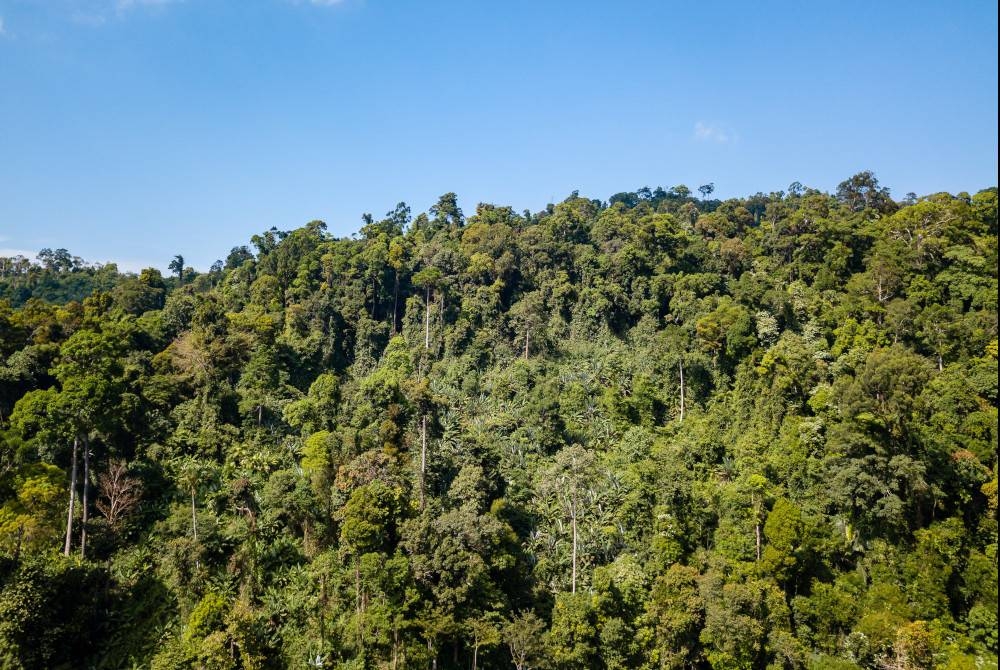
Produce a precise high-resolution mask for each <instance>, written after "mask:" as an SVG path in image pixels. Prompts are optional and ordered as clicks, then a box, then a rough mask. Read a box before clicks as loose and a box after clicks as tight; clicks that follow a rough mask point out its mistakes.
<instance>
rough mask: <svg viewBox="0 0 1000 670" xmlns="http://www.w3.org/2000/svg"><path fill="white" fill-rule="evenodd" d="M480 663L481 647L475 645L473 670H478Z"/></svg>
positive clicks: (473, 646)
mask: <svg viewBox="0 0 1000 670" xmlns="http://www.w3.org/2000/svg"><path fill="white" fill-rule="evenodd" d="M478 661H479V645H478V644H474V645H472V670H477V669H478Z"/></svg>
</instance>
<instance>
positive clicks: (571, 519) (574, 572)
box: [570, 491, 576, 593]
mask: <svg viewBox="0 0 1000 670" xmlns="http://www.w3.org/2000/svg"><path fill="white" fill-rule="evenodd" d="M573 495H574V498H575V496H576V492H575V491H574V493H573ZM570 521H571V522H572V524H573V584H572V587H571V588H572V591H573V593H576V500H575V499H574V501H573V512H572V514H571V515H570Z"/></svg>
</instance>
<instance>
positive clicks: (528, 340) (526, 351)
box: [524, 327, 531, 360]
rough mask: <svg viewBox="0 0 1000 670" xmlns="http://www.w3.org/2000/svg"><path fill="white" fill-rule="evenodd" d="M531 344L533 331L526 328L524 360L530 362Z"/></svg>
mask: <svg viewBox="0 0 1000 670" xmlns="http://www.w3.org/2000/svg"><path fill="white" fill-rule="evenodd" d="M530 342H531V329H530V328H527V327H525V329H524V360H528V345H529V344H530Z"/></svg>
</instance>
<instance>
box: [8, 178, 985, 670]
mask: <svg viewBox="0 0 1000 670" xmlns="http://www.w3.org/2000/svg"><path fill="white" fill-rule="evenodd" d="M713 193H714V187H713V185H705V186H703V187H701V188H699V189H696V191H695V192H694V193H693V192H692V190H691V189H689V188H687V187H685V186H675V187H673V188H669V189H664V188H656V189H649V188H642V189H638V190H636V191H634V192H623V193H617V194H615V195H613V196H611V197H610V198H608V199H607V200H606V201H603V200H599V199H588V198H585V197H581V196H580V195H579V194H578V193H575V192H574V193H573V194H571V195H570V196H569V197H568V198H566V199H565V200H563V201H562V202H560V203H558V204H552V205H549V206H548V207H547V208H546V209H544V210H542V211H539V212H535V213H532V212H529V211H525V212H522V213H518V212H516V211H515V210H513V209H512V208H511V207H506V206H499V205H492V204H485V203H484V204H479V205H478V206H477V207H476V209H475V212H474V213H471V214H469V215H466V213H465V212H463V211H462V209H461V208H460V207H459V205H458V198H457V197H456V195H455V194H454V193H448V194H446V195H443V196H442V197H441V198H440V199H439V201H438V202H437V204H436V205H435V206H434V207H432V208H431V209H430V211H428V212H427V213H420V214H417V215H416V216H413V215H412V213H411V210H410V208H409V207H408V206H407V205H405V204H403V203H400V204H399V205H398V206H397V207H396V208H395V209H393V210H392V211H391V212H389V213H387V214H386V215H385V216H384V217H382V218H376V217H374V216H371V215H365V216H364V217H363V221H362V226H361V228H360V231H359V232H358V233H357V234H356V235H352V236H351V237H348V238H337V237H334V236H332V235H330V234H329V233H328V232H327V228H326V225H325V224H324V223H323V222H321V221H313V222H310V223H308V224H306V225H304V226H302V227H301V228H297V229H295V230H291V231H280V230H277V229H275V228H272V229H271V230H268V231H264V232H262V233H261V234H259V235H254V236H253V237H252V239H251V240H250V241H249V244H247V245H246V246H238V247H235V248H234V249H233V250H232V252H231V253H230V254H229V255H228V257H227V258H226V259H225V260H222V261H219V262H218V263H217V264H215V265H214V266H213V267H212V269H211V270H210V271H208V272H196V271H195V270H193V269H191V268H189V267H187V266H186V265H185V262H184V259H183V257H182V256H180V255H177V256H174V257H173V259H172V260H171V262H170V265H169V268H170V274H169V275H168V276H164V275H163V274H162V273H161V272H160V271H158V270H155V269H147V270H144V271H142V272H141V273H139V274H127V273H126V274H122V273H119V272H118V269H117V268H116V267H115V266H114V265H105V266H92V265H88V264H86V263H85V262H83V261H82V260H80V259H79V258H75V257H73V256H72V255H70V253H69V252H67V251H66V250H65V249H59V250H56V251H52V250H44V252H43V253H41V254H39V257H38V261H37V262H35V263H32V262H30V261H28V260H27V259H24V258H21V257H18V258H0V667H3V668H23V669H25V670H27V669H33V668H80V667H88V668H126V667H128V668H130V667H149V668H163V669H166V668H246V669H252V668H290V669H291V668H321V667H322V668H345V669H346V668H352V669H353V668H357V669H360V668H430V667H435V668H470V667H471V668H473V670H475V669H476V668H480V667H482V668H517V669H518V670H528V669H529V668H532V669H542V668H549V669H553V670H561V669H571V668H599V669H607V670H612V669H621V668H645V669H649V670H654V669H656V670H662V669H668V668H677V669H680V668H716V669H727V670H729V669H743V668H746V669H751V668H753V669H756V668H774V669H779V668H782V669H792V668H813V669H816V670H848V669H852V668H853V669H858V668H898V669H900V670H903V669H910V668H913V669H916V668H953V669H956V670H957V669H966V668H968V669H972V668H986V667H997V627H998V624H997V377H998V369H997V292H998V285H997V190H996V188H991V189H987V190H984V191H980V192H978V193H976V194H975V195H969V194H968V193H959V194H957V195H952V194H948V193H936V194H931V195H927V196H924V197H917V196H915V195H913V194H910V195H909V196H907V197H906V198H905V199H904V200H902V201H896V200H894V199H893V198H892V197H891V194H890V193H889V191H888V189H886V188H884V187H882V186H880V184H879V183H878V181H877V179H876V178H875V176H874V175H872V174H871V173H869V172H864V173H860V174H858V175H855V176H854V177H851V178H850V179H847V180H845V181H844V182H843V183H842V184H841V185H840V186H839V187H838V189H837V190H836V192H835V193H833V194H829V193H824V192H820V191H818V190H815V189H811V188H806V187H804V186H802V185H801V184H798V183H795V184H792V185H791V186H790V187H788V189H787V190H786V191H784V192H773V193H768V194H764V193H758V194H755V195H753V196H750V197H746V198H735V199H729V200H717V199H711V196H712V194H713ZM165 256H166V254H165Z"/></svg>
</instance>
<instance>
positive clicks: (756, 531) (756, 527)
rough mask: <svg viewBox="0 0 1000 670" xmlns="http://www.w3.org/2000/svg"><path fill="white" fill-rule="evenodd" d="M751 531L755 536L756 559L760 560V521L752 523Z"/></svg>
mask: <svg viewBox="0 0 1000 670" xmlns="http://www.w3.org/2000/svg"><path fill="white" fill-rule="evenodd" d="M753 532H754V535H755V536H756V537H757V561H758V562H760V521H758V522H757V523H755V524H754V526H753Z"/></svg>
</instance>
